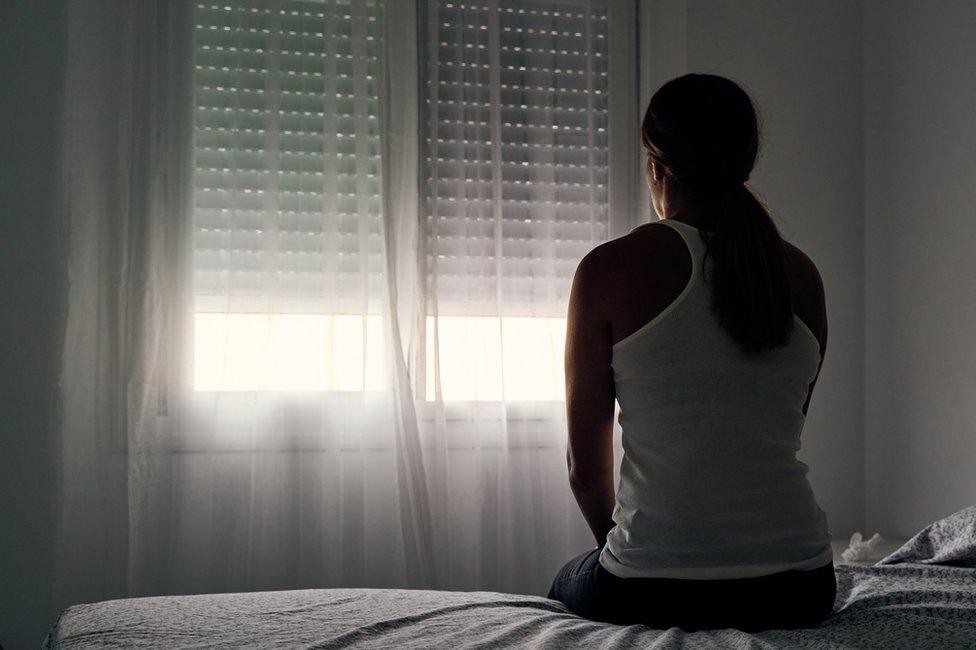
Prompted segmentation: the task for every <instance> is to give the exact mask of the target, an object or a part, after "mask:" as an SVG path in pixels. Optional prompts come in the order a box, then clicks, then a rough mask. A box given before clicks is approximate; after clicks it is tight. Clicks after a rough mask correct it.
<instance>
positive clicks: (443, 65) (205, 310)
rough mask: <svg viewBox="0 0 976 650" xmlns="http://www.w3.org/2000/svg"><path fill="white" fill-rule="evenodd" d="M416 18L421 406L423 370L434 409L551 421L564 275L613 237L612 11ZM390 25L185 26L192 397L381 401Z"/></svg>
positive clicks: (566, 0) (535, 9)
mask: <svg viewBox="0 0 976 650" xmlns="http://www.w3.org/2000/svg"><path fill="white" fill-rule="evenodd" d="M422 4H424V8H423V10H422V12H421V13H422V18H423V20H424V21H425V22H424V23H423V24H424V27H425V29H426V38H425V39H423V38H422V39H421V42H426V49H425V51H424V52H422V53H421V58H422V59H423V61H424V67H423V71H422V72H421V75H420V82H421V86H422V89H421V90H422V95H423V97H424V100H423V111H422V113H423V117H422V121H421V124H422V126H421V129H420V133H419V134H418V138H419V141H420V145H421V149H422V150H423V151H424V153H423V155H422V160H421V164H420V168H421V173H422V174H423V176H422V178H421V179H419V180H420V181H421V182H423V183H424V189H425V191H423V192H422V194H423V199H424V208H423V209H422V214H421V217H420V218H421V219H423V220H424V223H423V224H420V225H421V226H422V227H423V230H424V233H425V237H421V239H423V240H424V241H423V243H424V249H423V250H422V251H420V252H419V254H420V256H421V258H420V259H421V261H425V268H426V282H427V289H428V292H429V295H430V296H431V297H432V298H431V299H429V300H428V305H429V307H430V309H429V312H428V317H427V320H426V340H425V341H421V342H420V343H424V342H425V343H426V362H427V363H426V367H425V368H423V370H424V371H425V373H424V377H423V381H421V385H420V386H419V387H418V388H419V389H420V391H421V392H426V396H427V398H428V399H433V398H434V397H435V384H434V374H435V363H436V364H437V366H436V367H437V368H439V370H440V379H441V381H440V387H441V395H440V397H441V398H443V399H444V400H447V401H487V402H497V401H501V400H504V401H559V400H562V399H563V391H564V388H563V386H564V380H563V370H562V364H563V360H562V353H563V344H564V337H565V312H566V302H567V299H568V295H569V288H570V284H571V280H572V276H573V272H574V270H575V268H576V265H577V263H578V261H579V259H580V258H581V257H582V256H583V255H584V254H585V253H586V252H587V251H588V250H589V249H590V248H592V247H593V245H595V244H596V243H598V242H600V241H603V240H605V239H606V238H607V236H608V233H609V223H608V213H609V206H608V174H609V172H608V158H609V154H608V123H609V112H608V98H607V95H608V92H607V91H608V81H609V80H608V65H607V63H608V57H609V48H608V9H607V6H606V3H605V2H600V1H599V0H591V1H589V2H582V1H573V0H511V1H506V2H501V3H489V2H477V1H474V2H453V1H450V2H449V1H445V0H428V1H427V2H426V3H422ZM382 11H383V3H382V2H381V0H370V1H360V0H328V1H315V0H276V1H270V0H226V1H224V2H221V3H219V4H217V3H215V4H210V3H201V4H198V5H197V12H196V30H195V33H196V129H195V155H196V163H195V183H196V193H195V211H194V214H195V232H194V287H195V289H194V290H195V299H196V319H195V355H194V362H195V365H194V380H195V387H196V388H197V389H198V390H205V391H216V390H237V391H255V390H258V391H284V390H314V391H363V390H371V389H374V388H380V387H382V386H383V384H384V382H385V377H386V376H387V373H386V371H385V368H384V366H383V363H384V359H383V358H382V355H381V354H380V352H379V351H380V350H381V349H382V347H383V331H382V330H383V317H382V315H381V314H382V312H383V305H382V296H383V290H384V286H383V283H384V282H385V279H384V277H383V263H384V260H383V254H384V248H383V247H384V242H383V235H382V231H381V228H382V179H381V164H380V141H379V137H380V136H379V124H378V118H379V114H380V110H379V109H380V107H379V101H380V98H379V93H378V78H377V76H378V73H379V61H380V55H381V52H380V47H381V43H380V38H381V36H382V34H381V27H382V15H381V12H382ZM364 305H365V308H364ZM363 314H367V315H366V316H364V315H363ZM472 342H476V344H475V345H472Z"/></svg>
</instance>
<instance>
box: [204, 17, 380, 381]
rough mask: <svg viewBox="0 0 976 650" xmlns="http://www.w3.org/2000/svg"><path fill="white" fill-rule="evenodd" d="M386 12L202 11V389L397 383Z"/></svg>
mask: <svg viewBox="0 0 976 650" xmlns="http://www.w3.org/2000/svg"><path fill="white" fill-rule="evenodd" d="M380 11H381V6H380V4H379V3H378V2H375V1H361V0H333V1H330V2H321V1H319V2H316V1H312V0H277V1H276V2H268V1H262V0H224V1H222V2H220V3H219V4H207V3H202V4H198V5H197V7H196V28H195V37H196V44H195V48H196V129H195V143H194V144H195V147H194V148H195V156H196V163H195V165H196V166H195V184H196V191H195V208H194V217H195V233H194V290H195V298H196V312H197V315H196V323H195V325H196V326H195V359H194V361H195V364H194V378H195V385H196V388H197V389H198V390H363V389H364V388H365V389H368V388H370V387H371V386H375V385H376V383H377V382H381V381H382V377H383V372H382V370H383V369H382V365H381V364H382V359H381V358H380V355H378V354H373V355H372V356H370V352H375V351H378V350H379V349H380V348H381V346H380V344H379V343H378V340H379V339H378V338H377V337H381V334H382V332H381V317H380V316H379V315H377V316H368V317H366V318H364V317H363V313H364V309H363V305H364V304H366V305H368V309H367V310H366V313H371V314H372V313H375V314H379V312H380V306H379V303H380V300H381V296H382V285H381V282H382V281H383V280H382V275H381V274H382V262H383V260H382V251H383V242H382V240H381V231H380V228H381V217H382V214H381V198H380V149H379V129H378V125H377V113H378V106H377V78H376V74H377V65H378V63H377V62H378V56H379V51H378V50H379V43H378V39H377V35H378V34H377V32H378V30H379V25H380V23H379V20H378V19H379V12H380Z"/></svg>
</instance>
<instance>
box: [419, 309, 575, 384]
mask: <svg viewBox="0 0 976 650" xmlns="http://www.w3.org/2000/svg"><path fill="white" fill-rule="evenodd" d="M435 325H436V333H435ZM435 337H436V340H437V341H439V343H440V345H439V346H438V353H439V359H438V361H439V365H440V384H441V392H442V394H441V397H442V399H444V401H448V402H456V401H466V402H497V401H501V400H503V399H504V400H506V401H526V402H535V401H561V400H563V399H565V395H566V390H565V381H564V376H565V375H564V373H563V347H564V346H565V343H566V319H565V318H514V317H511V318H510V317H504V318H494V317H480V316H474V317H472V316H441V317H440V318H437V319H436V323H435V319H434V318H433V317H428V319H427V399H428V400H433V399H434V398H435V393H434V388H435V383H434V369H435V365H434V341H435Z"/></svg>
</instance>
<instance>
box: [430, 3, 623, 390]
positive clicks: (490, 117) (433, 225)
mask: <svg viewBox="0 0 976 650" xmlns="http://www.w3.org/2000/svg"><path fill="white" fill-rule="evenodd" d="M428 11H429V16H428V22H427V24H428V33H429V37H428V43H429V51H428V57H429V65H428V66H427V104H426V107H427V112H428V120H427V125H428V126H427V160H426V162H427V215H426V217H427V264H428V266H427V268H428V288H429V290H430V292H431V293H433V294H436V296H437V315H438V317H439V318H438V322H437V329H438V334H437V337H436V340H438V341H439V343H440V349H439V350H438V352H439V356H440V369H441V384H442V388H443V397H444V399H448V400H451V399H457V400H499V399H506V400H561V399H563V398H564V388H563V386H564V380H563V372H562V362H563V359H562V352H563V344H564V340H565V317H564V316H565V313H566V302H567V299H568V296H569V288H570V284H571V281H572V276H573V273H574V271H575V268H576V265H577V263H578V262H579V260H580V258H582V257H583V255H585V254H586V252H587V251H588V250H589V249H590V248H592V247H593V245H594V244H596V243H598V242H600V241H602V240H604V239H606V238H607V234H608V200H607V180H608V179H607V176H608V167H607V163H608V138H607V131H608V128H607V127H608V110H607V109H608V106H607V87H608V77H607V58H608V44H607V40H608V39H607V30H608V27H607V25H608V16H607V7H606V6H605V5H603V4H602V3H599V2H576V3H574V2H565V1H562V2H560V1H552V0H549V1H545V0H515V1H511V2H504V3H487V2H478V1H477V0H475V1H472V2H445V1H440V2H430V3H429V4H428ZM499 316H500V318H499ZM431 321H432V319H429V320H428V329H430V328H432V327H433V326H434V323H433V322H431ZM434 340H435V339H434V337H433V336H431V335H430V334H429V333H428V348H430V347H431V346H432V345H433V342H434ZM471 341H478V345H471V344H470V342H471ZM428 355H429V357H431V356H433V355H432V354H431V350H430V349H428ZM432 370H433V369H432V360H431V359H430V358H428V383H427V390H428V393H430V392H431V391H432V390H433V385H432V380H431V378H430V374H431V373H432Z"/></svg>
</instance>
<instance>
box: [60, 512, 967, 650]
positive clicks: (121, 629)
mask: <svg viewBox="0 0 976 650" xmlns="http://www.w3.org/2000/svg"><path fill="white" fill-rule="evenodd" d="M953 517H956V521H955V522H952V521H950V522H949V525H946V521H948V520H949V519H951V518H947V520H942V521H940V522H936V523H935V524H933V525H932V526H930V527H928V528H926V529H925V530H923V531H922V532H921V533H919V534H918V535H916V536H915V537H913V538H912V539H911V540H909V541H908V542H907V543H906V544H905V545H904V546H903V547H902V548H901V549H899V550H898V551H896V552H895V553H892V554H891V555H889V556H888V557H886V558H884V559H883V560H881V561H880V562H878V563H877V564H875V565H873V566H852V565H839V566H837V567H835V571H836V574H837V599H836V601H835V605H834V611H833V614H832V615H831V617H830V618H829V619H827V620H826V621H824V622H823V623H822V624H821V625H819V626H818V627H816V628H810V629H803V630H767V631H764V632H760V633H746V632H742V631H739V630H734V629H723V630H711V631H699V632H684V631H682V630H681V629H679V628H671V629H667V630H658V629H651V628H648V627H646V626H643V625H631V626H617V625H610V624H605V623H596V622H592V621H588V620H586V619H583V618H580V617H578V616H575V615H573V614H571V613H570V612H568V611H567V610H566V608H565V607H564V606H563V605H562V604H561V603H559V602H557V601H553V600H549V599H547V598H542V597H538V596H525V595H514V594H502V593H493V592H449V591H420V590H416V591H414V590H395V589H317V590H300V591H276V592H255V593H238V594H213V595H196V596H162V597H154V598H131V599H124V600H111V601H104V602H99V603H92V604H84V605H75V606H72V607H69V608H68V609H67V610H65V611H64V612H63V613H62V615H61V617H60V619H59V620H58V622H57V624H56V625H55V626H54V627H53V628H52V629H51V632H50V634H49V635H48V638H47V640H46V641H45V646H46V647H48V648H61V649H68V648H81V647H90V646H102V647H126V648H141V647H182V648H202V647H208V648H210V647H217V648H241V647H265V648H274V647H289V648H295V647H308V648H340V647H342V648H344V647H356V648H389V647H396V646H399V647H401V648H417V647H424V648H466V647H492V648H494V647H525V646H531V647H543V648H570V647H587V648H638V647H640V648H722V647H727V648H787V647H788V648H804V647H807V648H933V647H938V648H970V647H976V507H974V508H969V509H967V510H964V511H961V512H960V513H956V514H955V515H953ZM933 540H934V541H933Z"/></svg>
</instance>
